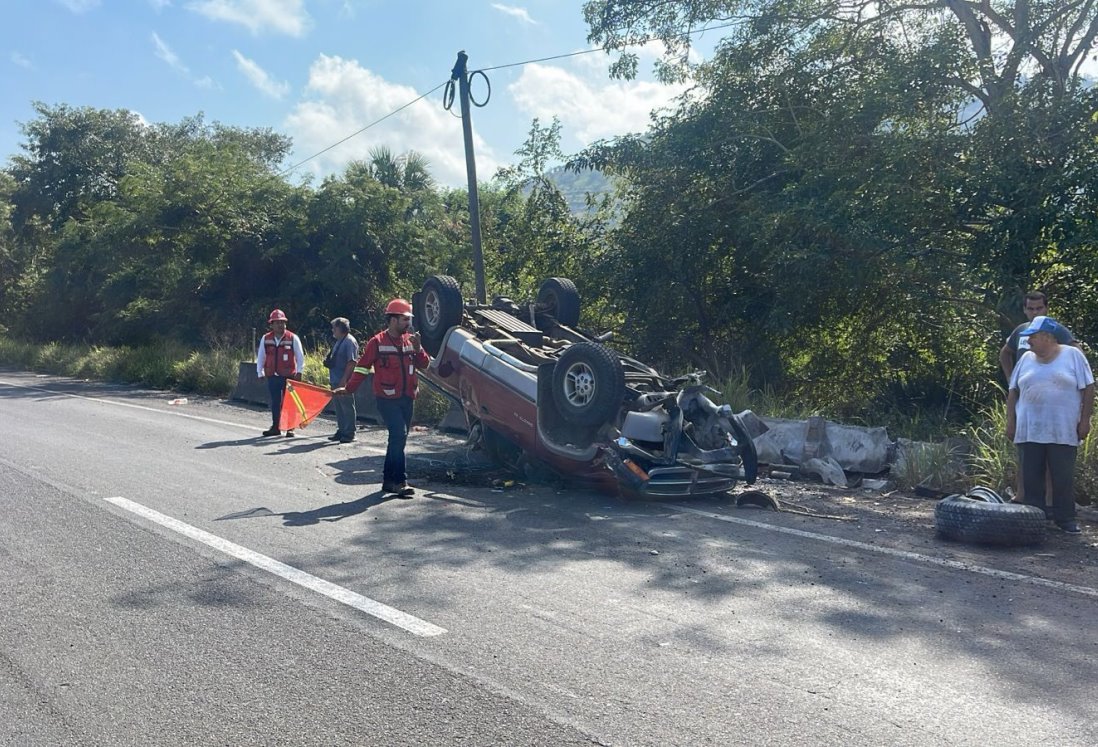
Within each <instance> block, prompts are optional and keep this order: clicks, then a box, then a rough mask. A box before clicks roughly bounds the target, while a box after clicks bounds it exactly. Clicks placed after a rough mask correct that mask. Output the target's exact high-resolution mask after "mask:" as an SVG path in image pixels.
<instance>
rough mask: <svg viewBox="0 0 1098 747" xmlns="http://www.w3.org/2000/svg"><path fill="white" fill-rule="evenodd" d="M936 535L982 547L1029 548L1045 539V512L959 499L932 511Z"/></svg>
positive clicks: (949, 499) (950, 498)
mask: <svg viewBox="0 0 1098 747" xmlns="http://www.w3.org/2000/svg"><path fill="white" fill-rule="evenodd" d="M934 521H935V524H936V525H937V527H938V533H939V534H940V535H942V536H943V537H945V538H947V539H952V540H958V541H960V542H973V543H977V544H982V545H1003V546H1007V547H1015V546H1021V545H1033V544H1037V543H1039V542H1041V541H1042V540H1043V539H1044V537H1045V512H1044V511H1042V510H1041V509H1039V508H1037V507H1036V506H1024V505H1019V504H1015V503H988V502H985V501H981V500H974V499H972V498H968V497H967V496H963V495H951V496H948V497H946V498H943V499H942V500H940V501H939V502H938V505H937V506H935V507H934Z"/></svg>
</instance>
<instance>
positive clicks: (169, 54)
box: [152, 31, 191, 75]
mask: <svg viewBox="0 0 1098 747" xmlns="http://www.w3.org/2000/svg"><path fill="white" fill-rule="evenodd" d="M152 40H153V45H154V46H155V47H156V56H157V57H159V58H160V59H161V60H163V61H164V62H166V63H168V66H169V67H171V68H172V69H173V70H178V71H179V72H181V73H183V74H184V75H190V74H191V71H190V69H189V68H188V67H187V66H186V65H184V64H183V61H182V60H181V59H179V55H177V54H176V53H175V52H173V51H172V48H171V47H169V46H168V43H167V42H165V41H164V40H163V39H161V38H160V35H159V34H158V33H156V32H155V31H154V32H153V33H152Z"/></svg>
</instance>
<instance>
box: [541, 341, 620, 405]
mask: <svg viewBox="0 0 1098 747" xmlns="http://www.w3.org/2000/svg"><path fill="white" fill-rule="evenodd" d="M624 396H625V371H624V370H623V369H622V367H621V361H620V360H619V359H618V356H617V355H615V354H614V353H612V352H611V351H610V350H608V349H607V348H605V347H603V346H602V345H599V344H598V343H596V342H577V343H576V344H574V345H570V346H568V349H567V350H565V351H564V353H563V354H562V355H561V356H560V358H559V359H558V360H557V364H556V366H555V367H554V368H553V404H555V405H556V408H557V411H558V412H559V413H560V415H561V417H562V418H563V419H564V420H565V421H567V422H569V423H571V424H573V425H601V424H603V423H605V422H607V421H608V420H611V419H612V418H614V417H615V416H616V415H617V414H618V411H619V410H620V409H621V403H622V398H623V397H624Z"/></svg>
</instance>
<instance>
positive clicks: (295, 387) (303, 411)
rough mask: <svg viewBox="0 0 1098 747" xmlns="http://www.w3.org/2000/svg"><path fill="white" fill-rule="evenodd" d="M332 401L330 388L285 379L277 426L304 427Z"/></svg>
mask: <svg viewBox="0 0 1098 747" xmlns="http://www.w3.org/2000/svg"><path fill="white" fill-rule="evenodd" d="M331 401H332V390H330V389H327V388H326V387H322V386H316V385H315V384H306V383H305V382H304V381H293V380H290V381H287V382H286V394H285V395H284V396H283V397H282V413H281V415H280V416H279V419H278V427H279V428H280V429H281V430H284V431H292V430H293V429H294V428H304V427H305V426H307V425H308V424H309V423H311V422H313V418H315V417H316V416H317V415H319V414H320V413H321V412H323V411H324V408H325V407H327V406H328V403H329V402H331Z"/></svg>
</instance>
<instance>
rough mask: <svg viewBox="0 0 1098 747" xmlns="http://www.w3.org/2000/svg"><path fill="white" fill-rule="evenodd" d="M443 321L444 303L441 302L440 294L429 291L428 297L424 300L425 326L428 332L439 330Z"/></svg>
mask: <svg viewBox="0 0 1098 747" xmlns="http://www.w3.org/2000/svg"><path fill="white" fill-rule="evenodd" d="M441 319H442V301H440V300H439V297H438V293H436V292H435V291H428V292H427V296H426V297H425V298H424V299H423V324H424V326H425V327H427V330H428V331H431V330H435V329H438V325H439V321H440V320H441Z"/></svg>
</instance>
